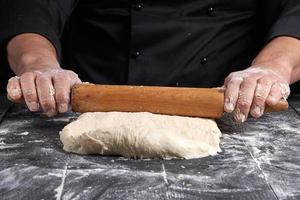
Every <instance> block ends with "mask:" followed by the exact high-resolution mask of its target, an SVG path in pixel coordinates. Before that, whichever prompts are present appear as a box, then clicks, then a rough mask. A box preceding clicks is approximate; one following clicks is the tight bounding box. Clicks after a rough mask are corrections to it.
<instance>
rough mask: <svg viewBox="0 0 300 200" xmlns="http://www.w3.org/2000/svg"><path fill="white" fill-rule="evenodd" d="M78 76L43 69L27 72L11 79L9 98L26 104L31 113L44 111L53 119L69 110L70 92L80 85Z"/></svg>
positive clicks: (56, 70) (68, 71) (72, 73)
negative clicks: (73, 87)
mask: <svg viewBox="0 0 300 200" xmlns="http://www.w3.org/2000/svg"><path fill="white" fill-rule="evenodd" d="M80 82H81V81H80V79H79V78H78V75H77V74H76V73H74V72H73V71H70V70H63V69H60V68H55V69H49V68H48V69H42V70H34V71H29V72H28V71H27V72H25V73H23V74H21V75H20V77H18V76H15V77H12V78H10V79H9V81H8V84H7V96H8V99H10V100H11V101H12V102H15V103H20V102H22V101H25V102H26V105H27V107H28V109H29V110H30V111H33V112H36V111H39V110H43V112H45V113H46V114H47V116H49V117H51V116H54V115H56V114H57V113H58V112H60V113H63V112H66V111H67V110H68V104H69V102H70V97H69V96H70V90H71V88H72V86H73V85H74V84H76V83H80Z"/></svg>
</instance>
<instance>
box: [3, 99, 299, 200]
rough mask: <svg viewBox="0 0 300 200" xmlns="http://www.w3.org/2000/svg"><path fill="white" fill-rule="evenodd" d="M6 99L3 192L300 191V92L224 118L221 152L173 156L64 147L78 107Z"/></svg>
mask: <svg viewBox="0 0 300 200" xmlns="http://www.w3.org/2000/svg"><path fill="white" fill-rule="evenodd" d="M4 99H5V98H3V97H2V98H1V101H0V102H1V105H0V117H1V124H0V199H14V200H15V199H30V200H33V199H80V200H81V199H114V200H115V199H147V200H148V199H149V200H150V199H151V200H152V199H204V200H210V199H243V200H244V199H246V200H254V199H268V200H273V199H274V200H277V199H294V200H296V199H297V200H299V199H300V96H293V97H292V98H291V99H290V108H289V110H288V111H286V112H282V113H276V114H267V115H266V116H264V117H263V118H261V119H259V120H255V119H250V120H248V121H247V122H246V123H244V124H243V125H237V124H235V123H234V122H233V121H232V120H231V119H230V117H228V116H227V117H226V116H225V117H224V118H223V119H222V120H219V121H218V124H219V127H220V129H221V131H222V132H223V137H222V142H221V148H222V153H220V154H219V155H217V156H215V157H206V158H201V159H193V160H169V161H164V160H134V159H127V158H123V157H106V156H81V155H75V154H68V153H65V152H64V151H63V150H62V144H61V143H60V141H59V138H58V132H59V131H60V130H61V129H62V128H63V127H64V126H65V125H66V124H67V123H69V122H70V121H71V120H74V119H76V117H77V115H76V114H74V113H71V112H70V113H67V114H64V115H60V116H58V117H57V118H54V119H49V118H46V117H44V116H43V115H41V114H38V113H36V114H33V113H30V112H28V111H27V110H26V109H25V108H24V107H20V106H15V105H10V104H8V103H7V101H5V100H4Z"/></svg>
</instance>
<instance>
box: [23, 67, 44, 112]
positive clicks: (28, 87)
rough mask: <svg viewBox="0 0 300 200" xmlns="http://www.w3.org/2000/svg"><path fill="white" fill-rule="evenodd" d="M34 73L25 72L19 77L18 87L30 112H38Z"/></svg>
mask: <svg viewBox="0 0 300 200" xmlns="http://www.w3.org/2000/svg"><path fill="white" fill-rule="evenodd" d="M35 78H36V75H35V73H31V72H26V73H24V74H23V75H22V76H21V77H20V85H21V89H22V94H23V98H24V100H25V102H26V105H27V107H28V109H29V110H30V111H33V112H36V111H38V110H39V104H38V98H37V93H36V87H35Z"/></svg>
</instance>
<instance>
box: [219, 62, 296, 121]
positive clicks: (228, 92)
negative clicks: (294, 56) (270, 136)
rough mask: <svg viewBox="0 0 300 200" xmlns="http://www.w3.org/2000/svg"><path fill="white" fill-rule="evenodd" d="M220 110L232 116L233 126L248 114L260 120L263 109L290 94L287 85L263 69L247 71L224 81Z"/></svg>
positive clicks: (281, 78) (230, 76)
mask: <svg viewBox="0 0 300 200" xmlns="http://www.w3.org/2000/svg"><path fill="white" fill-rule="evenodd" d="M224 89H225V103H224V110H225V111H226V112H228V113H233V116H234V119H235V120H236V121H237V122H244V121H245V120H246V119H247V117H248V114H249V113H251V115H252V116H253V117H255V118H258V117H261V116H262V115H263V113H264V109H265V106H266V104H267V105H270V106H272V105H276V104H277V103H278V102H279V101H280V100H281V99H282V98H283V99H287V98H288V96H289V94H290V88H289V84H288V82H287V81H286V80H285V79H284V78H283V77H282V76H281V75H280V74H279V73H278V72H275V71H273V70H271V69H267V68H263V67H250V68H248V69H246V70H243V71H238V72H232V73H231V74H229V76H228V77H227V78H226V79H225V82H224Z"/></svg>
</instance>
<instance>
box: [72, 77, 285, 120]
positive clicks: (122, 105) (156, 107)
mask: <svg viewBox="0 0 300 200" xmlns="http://www.w3.org/2000/svg"><path fill="white" fill-rule="evenodd" d="M71 103H72V110H73V111H75V112H108V111H123V112H151V113H157V114H167V115H181V116H191V117H206V118H221V117H222V116H223V113H224V110H223V107H224V93H223V92H222V91H221V90H220V89H209V88H183V87H154V86H120V85H115V86H113V85H95V84H86V83H84V84H78V85H75V86H74V87H73V89H72V95H71ZM287 108H288V103H287V102H286V101H285V100H282V101H280V102H279V103H278V104H277V105H275V106H272V107H270V106H267V107H266V109H265V112H276V111H283V110H286V109H287Z"/></svg>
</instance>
